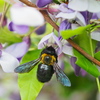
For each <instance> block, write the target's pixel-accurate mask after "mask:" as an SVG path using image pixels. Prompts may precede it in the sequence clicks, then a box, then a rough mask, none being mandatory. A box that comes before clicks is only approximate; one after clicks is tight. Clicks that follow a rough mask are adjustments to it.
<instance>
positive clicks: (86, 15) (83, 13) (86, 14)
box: [81, 11, 93, 24]
mask: <svg viewBox="0 0 100 100" xmlns="http://www.w3.org/2000/svg"><path fill="white" fill-rule="evenodd" d="M81 14H82V15H83V16H84V19H85V22H86V24H88V23H89V21H90V19H91V18H92V14H93V13H90V12H88V11H84V12H81Z"/></svg>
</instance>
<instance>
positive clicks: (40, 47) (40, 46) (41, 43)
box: [38, 33, 52, 49]
mask: <svg viewBox="0 0 100 100" xmlns="http://www.w3.org/2000/svg"><path fill="white" fill-rule="evenodd" d="M51 36H52V33H51V34H48V35H46V36H44V37H43V38H42V39H41V41H40V42H39V44H38V49H42V48H43V47H44V44H43V43H44V42H45V41H46V40H48V39H49V38H50V37H51Z"/></svg>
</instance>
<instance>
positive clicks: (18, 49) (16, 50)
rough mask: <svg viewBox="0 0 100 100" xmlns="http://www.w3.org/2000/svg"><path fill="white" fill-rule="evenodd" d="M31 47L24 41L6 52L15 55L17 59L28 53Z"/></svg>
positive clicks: (8, 48) (10, 47)
mask: <svg viewBox="0 0 100 100" xmlns="http://www.w3.org/2000/svg"><path fill="white" fill-rule="evenodd" d="M28 47H29V45H28V44H27V43H26V42H25V41H23V42H21V43H15V44H12V45H11V46H9V47H7V48H6V49H5V50H4V51H5V52H7V53H9V54H11V55H13V56H14V57H16V58H20V57H22V56H23V55H24V54H25V53H26V52H27V51H28Z"/></svg>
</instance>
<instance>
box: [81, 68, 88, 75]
mask: <svg viewBox="0 0 100 100" xmlns="http://www.w3.org/2000/svg"><path fill="white" fill-rule="evenodd" d="M80 73H81V75H82V76H85V75H86V74H87V72H86V71H85V70H84V69H82V68H81V70H80Z"/></svg>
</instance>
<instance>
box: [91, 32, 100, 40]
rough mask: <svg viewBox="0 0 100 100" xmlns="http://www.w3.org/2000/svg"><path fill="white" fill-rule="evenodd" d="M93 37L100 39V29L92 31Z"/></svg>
mask: <svg viewBox="0 0 100 100" xmlns="http://www.w3.org/2000/svg"><path fill="white" fill-rule="evenodd" d="M91 38H92V39H94V40H97V41H100V31H94V32H92V33H91Z"/></svg>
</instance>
